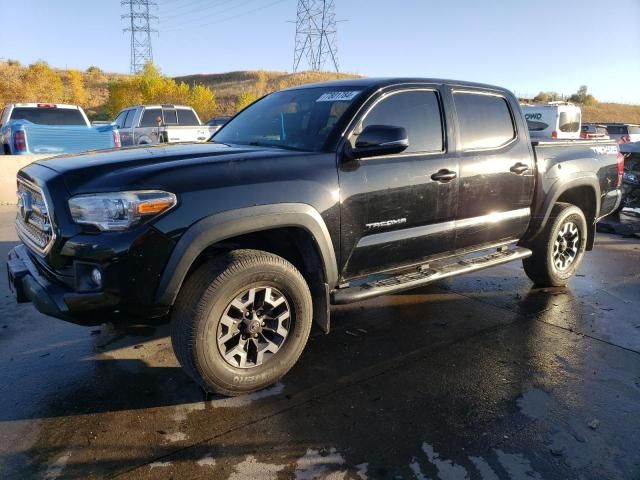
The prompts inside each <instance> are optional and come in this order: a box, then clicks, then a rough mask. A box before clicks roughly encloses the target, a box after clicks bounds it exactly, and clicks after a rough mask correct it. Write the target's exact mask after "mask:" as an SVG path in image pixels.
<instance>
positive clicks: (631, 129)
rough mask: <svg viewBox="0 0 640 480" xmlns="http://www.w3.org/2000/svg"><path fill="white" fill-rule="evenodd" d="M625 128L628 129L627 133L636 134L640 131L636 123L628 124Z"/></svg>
mask: <svg viewBox="0 0 640 480" xmlns="http://www.w3.org/2000/svg"><path fill="white" fill-rule="evenodd" d="M627 130H628V131H629V135H638V134H639V133H640V126H638V125H629V126H628V127H627Z"/></svg>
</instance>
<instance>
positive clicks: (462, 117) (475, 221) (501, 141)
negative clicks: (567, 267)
mask: <svg viewBox="0 0 640 480" xmlns="http://www.w3.org/2000/svg"><path fill="white" fill-rule="evenodd" d="M453 101H454V104H455V109H456V116H457V125H458V151H459V155H460V157H459V159H460V160H459V161H460V190H459V197H458V214H457V216H456V242H455V245H456V248H457V249H466V248H469V247H478V246H481V245H485V244H493V243H499V242H508V241H510V240H517V239H519V238H521V236H522V234H523V233H524V232H525V230H526V229H527V226H528V224H529V219H530V206H531V201H532V197H533V188H534V165H533V155H532V152H531V145H530V144H529V143H528V142H525V141H523V140H522V138H519V136H518V130H519V128H520V129H523V128H524V125H523V122H517V121H516V116H515V113H514V112H513V106H512V105H510V104H509V101H508V100H507V98H505V97H504V96H502V95H499V94H496V95H492V94H487V92H486V91H483V92H474V91H473V90H472V89H471V90H466V89H465V90H464V91H455V90H454V91H453ZM520 131H522V130H520Z"/></svg>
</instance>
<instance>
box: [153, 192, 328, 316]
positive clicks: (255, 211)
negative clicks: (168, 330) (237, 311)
mask: <svg viewBox="0 0 640 480" xmlns="http://www.w3.org/2000/svg"><path fill="white" fill-rule="evenodd" d="M281 227H299V228H303V229H305V230H306V231H307V232H309V234H311V236H312V238H313V239H314V241H315V243H316V246H317V247H318V251H319V252H320V256H321V258H320V261H321V263H322V265H323V267H324V276H325V279H326V283H327V284H329V285H335V284H336V283H337V281H338V264H337V261H336V255H335V250H334V248H333V243H332V241H331V236H330V235H329V230H328V229H327V226H326V224H325V223H324V220H323V219H322V217H321V216H320V213H318V211H317V210H316V209H315V208H313V207H311V206H310V205H307V204H302V203H278V204H273V205H257V206H253V207H247V208H240V209H236V210H229V211H226V212H222V213H218V214H214V215H211V216H209V217H205V218H203V219H202V220H199V221H198V222H196V223H194V224H193V225H192V226H191V227H189V229H187V231H186V232H185V233H184V234H183V235H182V237H181V238H180V240H179V241H178V243H177V244H176V246H175V248H174V249H173V252H172V253H171V256H170V257H169V261H168V262H167V265H166V266H165V269H164V272H163V273H162V276H161V278H160V283H159V286H158V290H157V292H156V301H157V302H158V303H159V304H161V305H167V306H171V305H173V303H174V302H175V299H176V297H177V296H178V292H179V291H180V288H181V287H182V284H183V282H184V280H185V278H186V276H187V273H188V272H189V269H190V268H191V266H192V265H193V262H194V261H195V260H196V258H198V256H199V255H200V254H201V253H202V252H204V251H205V250H206V249H207V248H208V247H210V246H211V245H214V244H216V243H218V242H221V241H223V240H226V239H228V238H232V237H235V236H238V235H244V234H247V233H254V232H259V231H264V230H271V229H274V228H281Z"/></svg>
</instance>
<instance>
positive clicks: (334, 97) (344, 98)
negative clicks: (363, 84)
mask: <svg viewBox="0 0 640 480" xmlns="http://www.w3.org/2000/svg"><path fill="white" fill-rule="evenodd" d="M359 93H360V91H359V90H357V91H355V92H326V93H323V94H322V95H320V97H319V98H318V100H316V102H348V101H350V100H353V99H354V98H355V97H356V95H358V94H359Z"/></svg>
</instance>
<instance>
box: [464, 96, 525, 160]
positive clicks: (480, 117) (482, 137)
mask: <svg viewBox="0 0 640 480" xmlns="http://www.w3.org/2000/svg"><path fill="white" fill-rule="evenodd" d="M453 98H454V99H455V105H456V112H457V114H458V123H459V125H460V139H461V141H462V149H463V150H476V149H485V148H499V147H501V146H503V145H505V144H507V143H509V142H510V141H511V140H513V139H514V138H515V136H516V129H515V126H514V125H513V118H512V116H511V111H510V110H509V106H508V104H507V101H506V99H505V98H503V97H499V96H495V95H482V94H475V93H466V92H455V93H454V95H453Z"/></svg>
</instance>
